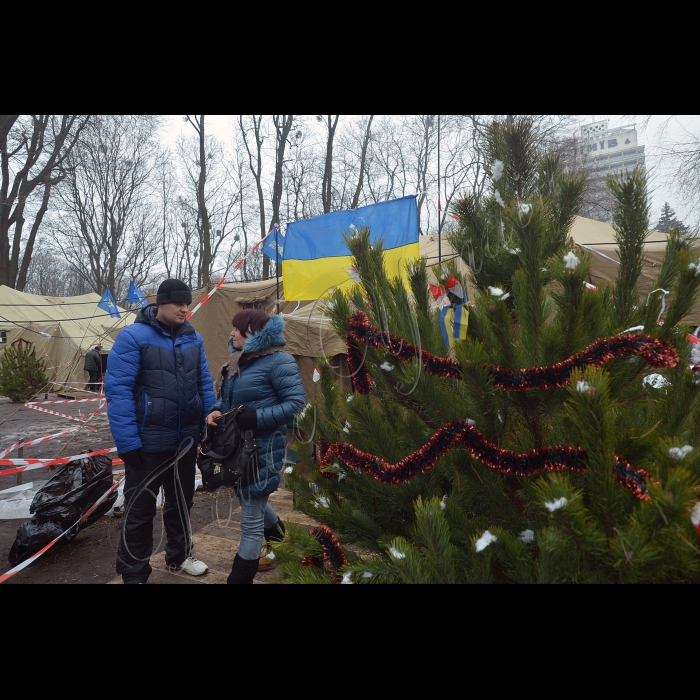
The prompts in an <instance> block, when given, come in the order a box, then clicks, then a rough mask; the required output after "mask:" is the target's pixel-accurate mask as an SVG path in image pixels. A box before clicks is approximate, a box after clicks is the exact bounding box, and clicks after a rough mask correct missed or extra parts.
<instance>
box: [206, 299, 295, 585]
mask: <svg viewBox="0 0 700 700" xmlns="http://www.w3.org/2000/svg"><path fill="white" fill-rule="evenodd" d="M232 324H233V330H232V331H231V337H230V339H229V349H230V350H231V356H230V358H229V360H228V362H227V363H226V364H225V365H224V366H223V367H222V368H221V371H220V372H219V376H218V378H217V380H216V395H217V401H216V403H215V404H214V406H213V407H212V411H211V413H209V415H208V416H207V423H208V424H209V425H215V422H214V421H215V419H216V418H218V417H219V416H220V415H222V414H223V413H226V412H227V411H229V410H230V409H231V408H235V407H236V406H240V405H243V406H244V408H243V410H242V411H241V412H240V413H239V414H238V415H237V416H236V420H237V422H238V424H239V425H240V427H241V428H242V429H243V430H250V429H254V430H255V435H256V439H257V445H258V455H259V461H260V470H259V472H258V476H257V478H256V479H255V481H253V482H252V483H250V484H249V485H248V486H243V487H241V488H239V489H238V491H237V493H236V495H237V496H238V500H239V502H240V504H241V543H240V546H239V548H238V552H237V553H236V556H235V558H234V560H233V567H232V569H231V573H230V575H229V577H228V581H227V582H228V583H253V577H254V576H255V574H256V573H257V571H258V566H259V561H260V552H261V549H262V544H263V539H265V540H267V541H268V542H269V541H270V540H280V539H281V538H282V536H283V535H284V524H283V523H282V521H281V520H280V518H279V517H278V516H277V513H275V511H274V509H273V508H272V506H271V505H270V504H269V503H268V497H269V495H270V494H271V493H273V492H274V491H276V490H277V488H278V487H279V484H280V479H281V473H282V465H283V460H284V454H285V450H286V447H287V424H288V423H290V422H291V421H292V419H293V418H294V414H295V413H296V412H297V411H299V410H300V409H301V408H302V407H303V406H304V404H305V403H306V394H305V393H304V386H303V384H302V382H301V375H300V374H299V367H298V366H297V363H296V360H295V359H294V358H293V357H292V356H291V355H290V354H288V353H286V352H284V350H283V348H284V346H285V345H286V344H287V341H286V340H285V338H284V335H283V332H284V319H283V318H282V317H281V316H268V315H267V314H266V313H265V312H264V311H260V310H259V309H245V310H243V311H239V312H238V313H237V314H236V315H235V316H234V317H233V320H232Z"/></svg>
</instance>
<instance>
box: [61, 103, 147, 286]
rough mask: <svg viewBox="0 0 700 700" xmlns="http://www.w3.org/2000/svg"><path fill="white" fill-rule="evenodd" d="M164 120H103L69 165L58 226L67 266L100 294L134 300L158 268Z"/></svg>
mask: <svg viewBox="0 0 700 700" xmlns="http://www.w3.org/2000/svg"><path fill="white" fill-rule="evenodd" d="M157 126H158V119H157V118H155V117H150V116H130V115H127V116H122V115H115V116H103V117H100V118H99V119H98V120H96V122H95V124H94V125H93V126H92V127H91V128H90V129H89V130H88V131H86V132H85V134H84V138H82V139H81V141H80V143H79V145H77V146H76V147H75V148H74V150H73V151H72V153H71V154H70V155H69V157H68V158H67V159H66V161H65V167H66V181H65V186H64V187H62V188H60V189H59V190H58V192H57V194H58V197H57V198H56V202H55V207H54V208H55V211H54V214H53V216H52V218H51V227H52V230H53V231H54V232H55V240H56V243H57V245H59V246H60V248H61V250H62V252H63V254H64V255H65V257H66V260H67V262H68V263H69V264H70V265H71V266H72V268H73V269H74V270H75V271H76V272H78V273H79V274H80V275H81V276H82V277H83V278H84V279H85V280H86V281H87V282H89V283H90V285H91V286H92V288H93V289H95V290H96V291H100V290H104V289H105V288H107V289H110V290H112V292H113V294H114V295H115V296H116V297H121V296H126V288H127V286H128V283H129V279H134V280H135V281H138V280H144V279H146V278H147V277H148V275H149V273H150V270H151V268H152V267H153V266H154V264H155V261H156V256H155V252H156V250H157V247H158V242H157V240H156V232H157V231H158V218H159V217H158V214H157V212H156V210H155V209H154V199H153V197H152V195H153V194H154V185H155V183H156V179H155V174H156V172H157V164H158V160H159V157H160V156H161V154H160V152H159V150H158V146H157V143H156V141H155V134H156V129H157Z"/></svg>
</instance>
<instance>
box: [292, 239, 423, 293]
mask: <svg viewBox="0 0 700 700" xmlns="http://www.w3.org/2000/svg"><path fill="white" fill-rule="evenodd" d="M409 258H411V259H412V260H413V262H417V261H418V259H419V258H420V246H419V244H418V243H410V244H409V245H405V246H399V247H398V248H392V249H391V250H385V251H384V268H385V270H386V274H387V277H388V278H389V279H394V278H396V276H397V275H399V274H400V275H401V277H402V279H403V281H404V284H406V285H407V286H408V275H407V273H406V263H407V262H408V259H409ZM350 268H352V256H351V255H342V256H338V257H333V258H317V259H316V260H283V261H282V279H283V283H284V298H285V300H286V301H306V300H311V299H321V298H323V297H326V296H328V295H329V294H331V293H332V292H333V291H334V290H335V289H336V288H338V287H340V288H341V289H343V290H349V289H351V288H352V286H353V285H354V284H357V283H356V282H355V281H353V279H352V277H351V276H350V273H349V272H348V271H347V270H348V269H350Z"/></svg>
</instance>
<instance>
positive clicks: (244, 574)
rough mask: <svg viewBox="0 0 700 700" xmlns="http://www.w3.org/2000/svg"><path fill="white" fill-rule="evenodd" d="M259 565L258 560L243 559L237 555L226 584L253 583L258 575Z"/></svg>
mask: <svg viewBox="0 0 700 700" xmlns="http://www.w3.org/2000/svg"><path fill="white" fill-rule="evenodd" d="M258 563H259V561H258V559H242V558H241V557H239V556H238V553H236V556H235V557H234V559H233V567H231V573H230V574H229V575H228V578H227V579H226V583H253V579H254V578H255V574H257V573H258Z"/></svg>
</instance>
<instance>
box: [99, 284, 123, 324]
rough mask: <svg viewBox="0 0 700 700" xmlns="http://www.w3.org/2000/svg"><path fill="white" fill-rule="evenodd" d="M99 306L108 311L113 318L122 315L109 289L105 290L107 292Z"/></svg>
mask: <svg viewBox="0 0 700 700" xmlns="http://www.w3.org/2000/svg"><path fill="white" fill-rule="evenodd" d="M97 307H98V308H99V309H104V310H105V311H107V312H108V313H109V315H110V316H111V317H112V318H121V317H122V315H121V314H120V313H119V311H118V310H117V305H116V303H115V301H114V297H113V296H112V292H110V291H109V289H107V290H105V293H104V294H103V295H102V299H100V303H99V304H98V305H97Z"/></svg>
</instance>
